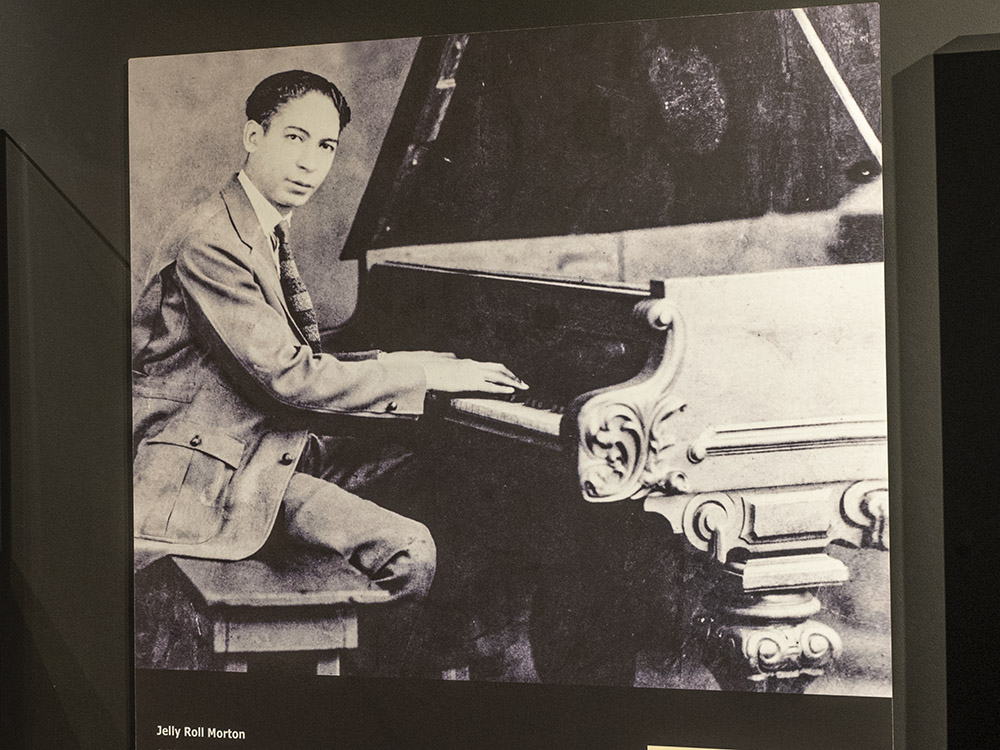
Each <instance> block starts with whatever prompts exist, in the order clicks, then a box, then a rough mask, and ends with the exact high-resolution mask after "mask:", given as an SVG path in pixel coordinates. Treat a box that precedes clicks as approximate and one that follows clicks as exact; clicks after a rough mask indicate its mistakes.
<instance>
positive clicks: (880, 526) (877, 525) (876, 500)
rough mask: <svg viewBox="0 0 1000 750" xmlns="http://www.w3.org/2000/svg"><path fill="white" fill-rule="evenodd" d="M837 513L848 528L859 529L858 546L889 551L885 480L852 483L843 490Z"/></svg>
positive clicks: (887, 500) (887, 499)
mask: <svg viewBox="0 0 1000 750" xmlns="http://www.w3.org/2000/svg"><path fill="white" fill-rule="evenodd" d="M840 510H841V514H842V515H843V518H844V520H845V521H847V522H848V524H850V526H852V527H854V528H856V529H859V530H860V532H861V533H860V539H857V540H850V539H841V541H845V542H849V541H853V542H856V544H855V546H858V547H874V548H875V549H881V550H888V549H889V488H888V486H887V483H886V482H885V481H865V482H855V483H854V484H852V485H851V486H850V487H848V488H847V489H846V490H845V491H844V495H843V497H842V498H841V501H840Z"/></svg>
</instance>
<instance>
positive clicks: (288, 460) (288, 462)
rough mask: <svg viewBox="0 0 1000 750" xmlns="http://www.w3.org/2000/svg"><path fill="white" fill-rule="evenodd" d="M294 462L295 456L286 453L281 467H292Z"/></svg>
mask: <svg viewBox="0 0 1000 750" xmlns="http://www.w3.org/2000/svg"><path fill="white" fill-rule="evenodd" d="M294 460H295V456H293V455H292V454H291V453H286V454H285V455H283V456H282V457H281V465H282V466H291V464H292V462H293V461H294Z"/></svg>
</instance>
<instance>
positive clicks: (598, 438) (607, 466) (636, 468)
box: [579, 403, 649, 500]
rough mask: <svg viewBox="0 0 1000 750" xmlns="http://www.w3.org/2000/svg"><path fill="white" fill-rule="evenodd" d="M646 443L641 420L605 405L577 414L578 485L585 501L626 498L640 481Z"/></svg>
mask: <svg viewBox="0 0 1000 750" xmlns="http://www.w3.org/2000/svg"><path fill="white" fill-rule="evenodd" d="M648 446H649V440H648V438H647V436H646V427H645V425H643V423H642V417H641V416H640V415H639V414H638V413H637V412H636V411H635V409H633V408H632V407H630V406H628V405H627V404H621V403H609V404H605V405H604V408H603V409H589V410H587V413H586V414H583V413H581V415H580V461H579V465H580V483H581V487H582V488H583V493H584V495H585V496H586V497H587V498H588V499H598V498H599V499H603V500H611V499H619V497H620V496H623V497H629V496H630V495H632V494H633V493H634V492H635V491H636V490H637V489H639V487H641V485H642V482H641V480H640V479H639V476H638V475H639V474H640V472H641V471H642V470H643V467H644V466H645V463H646V453H647V451H648Z"/></svg>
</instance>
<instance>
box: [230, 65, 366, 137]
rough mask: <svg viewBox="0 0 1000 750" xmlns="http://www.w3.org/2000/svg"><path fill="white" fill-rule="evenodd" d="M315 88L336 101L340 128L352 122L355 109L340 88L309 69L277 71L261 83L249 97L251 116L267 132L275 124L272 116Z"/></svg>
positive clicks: (334, 103)
mask: <svg viewBox="0 0 1000 750" xmlns="http://www.w3.org/2000/svg"><path fill="white" fill-rule="evenodd" d="M310 91H315V92H317V93H319V94H323V96H325V97H327V98H328V99H329V100H330V101H332V102H333V106H335V107H336V108H337V113H338V114H339V115H340V129H341V130H343V129H344V128H346V127H347V123H349V122H350V121H351V108H350V106H349V105H348V104H347V99H346V98H345V97H344V95H343V94H342V93H340V89H338V88H337V87H336V86H335V85H334V84H332V83H331V82H330V81H328V80H326V79H325V78H324V77H323V76H320V75H316V74H315V73H309V72H307V71H305V70H286V71H285V72H284V73H275V74H274V75H271V76H268V77H267V78H265V79H264V80H263V81H261V82H260V83H258V84H257V86H256V88H254V90H253V92H252V93H251V94H250V96H249V97H248V98H247V108H246V112H247V119H248V120H254V121H255V122H259V123H260V124H261V125H262V126H263V128H264V130H265V132H266V131H267V129H268V127H270V125H271V118H272V117H273V116H274V115H275V113H277V111H278V110H279V109H281V108H282V107H283V106H285V105H286V104H287V103H288V102H290V101H292V100H293V99H298V98H300V97H303V96H305V95H306V94H308V93H309V92H310Z"/></svg>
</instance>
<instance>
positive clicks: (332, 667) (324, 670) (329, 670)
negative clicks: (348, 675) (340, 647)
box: [316, 651, 340, 677]
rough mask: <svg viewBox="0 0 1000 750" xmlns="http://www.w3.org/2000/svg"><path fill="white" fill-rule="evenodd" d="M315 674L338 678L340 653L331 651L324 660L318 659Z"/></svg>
mask: <svg viewBox="0 0 1000 750" xmlns="http://www.w3.org/2000/svg"><path fill="white" fill-rule="evenodd" d="M316 674H322V675H332V676H334V677H337V676H339V675H340V652H339V651H333V652H331V653H330V655H329V656H327V657H326V658H323V657H320V658H318V659H316Z"/></svg>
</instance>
